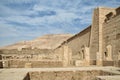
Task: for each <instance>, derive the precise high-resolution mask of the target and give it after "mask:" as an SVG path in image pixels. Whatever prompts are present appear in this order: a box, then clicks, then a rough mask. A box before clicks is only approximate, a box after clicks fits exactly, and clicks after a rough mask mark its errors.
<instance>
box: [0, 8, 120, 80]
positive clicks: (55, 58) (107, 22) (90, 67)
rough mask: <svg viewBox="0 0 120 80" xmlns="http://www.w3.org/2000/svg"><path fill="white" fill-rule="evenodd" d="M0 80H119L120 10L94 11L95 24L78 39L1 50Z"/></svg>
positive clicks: (49, 38)
mask: <svg viewBox="0 0 120 80" xmlns="http://www.w3.org/2000/svg"><path fill="white" fill-rule="evenodd" d="M6 68H7V69H6ZM0 80H120V7H118V8H105V7H98V8H95V9H94V11H93V18H92V24H90V26H88V27H87V28H86V29H84V30H82V31H81V32H79V33H77V34H75V35H71V34H55V35H54V34H49V35H45V36H42V37H40V38H37V39H35V40H31V41H23V42H18V43H16V44H13V45H9V46H5V47H2V48H0Z"/></svg>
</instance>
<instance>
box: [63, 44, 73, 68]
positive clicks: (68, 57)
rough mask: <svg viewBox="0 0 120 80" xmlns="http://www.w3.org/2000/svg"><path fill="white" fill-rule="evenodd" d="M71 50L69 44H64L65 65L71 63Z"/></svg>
mask: <svg viewBox="0 0 120 80" xmlns="http://www.w3.org/2000/svg"><path fill="white" fill-rule="evenodd" d="M71 54H72V53H71V50H70V49H69V47H68V46H67V45H64V46H63V66H64V67H67V66H69V65H70V60H71Z"/></svg>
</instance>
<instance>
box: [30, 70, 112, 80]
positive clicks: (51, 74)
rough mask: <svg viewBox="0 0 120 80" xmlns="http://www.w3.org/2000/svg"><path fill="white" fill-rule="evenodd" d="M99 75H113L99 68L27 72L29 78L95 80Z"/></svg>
mask: <svg viewBox="0 0 120 80" xmlns="http://www.w3.org/2000/svg"><path fill="white" fill-rule="evenodd" d="M99 75H114V74H112V73H109V72H104V71H100V70H88V71H87V70H83V71H82V70H81V71H42V72H29V77H30V80H96V76H99Z"/></svg>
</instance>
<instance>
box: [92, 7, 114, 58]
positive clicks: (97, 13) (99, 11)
mask: <svg viewBox="0 0 120 80" xmlns="http://www.w3.org/2000/svg"><path fill="white" fill-rule="evenodd" d="M114 10H115V9H112V8H102V7H99V8H96V9H95V10H94V12H93V20H92V28H91V37H90V53H91V54H90V57H91V60H96V53H97V52H99V54H100V55H99V56H101V57H102V44H103V43H102V42H103V41H102V28H103V27H102V24H103V22H104V20H105V18H106V17H105V15H106V14H108V13H109V12H111V11H112V12H114Z"/></svg>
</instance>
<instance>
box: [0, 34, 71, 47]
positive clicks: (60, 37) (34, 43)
mask: <svg viewBox="0 0 120 80" xmlns="http://www.w3.org/2000/svg"><path fill="white" fill-rule="evenodd" d="M71 36H72V35H71V34H49V35H44V36H41V37H39V38H37V39H34V40H30V41H22V42H18V43H15V44H12V45H8V46H5V47H1V48H0V49H21V48H30V47H31V48H38V49H55V48H56V47H58V46H59V45H60V44H61V43H62V42H63V41H65V40H67V39H68V38H70V37H71Z"/></svg>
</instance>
